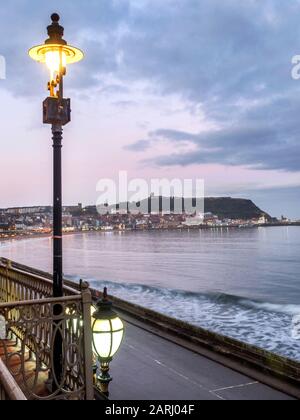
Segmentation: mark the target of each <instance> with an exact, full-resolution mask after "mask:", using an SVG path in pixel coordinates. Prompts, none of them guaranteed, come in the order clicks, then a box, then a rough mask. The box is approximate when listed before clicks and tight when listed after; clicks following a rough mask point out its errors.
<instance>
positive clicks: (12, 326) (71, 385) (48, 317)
mask: <svg viewBox="0 0 300 420" xmlns="http://www.w3.org/2000/svg"><path fill="white" fill-rule="evenodd" d="M51 294H52V283H51V281H50V280H48V279H45V278H42V277H39V276H37V275H34V274H29V273H26V272H25V271H22V270H16V269H15V268H12V267H11V266H10V264H6V265H4V264H2V263H1V264H0V302H1V301H2V303H0V324H2V327H3V325H5V334H4V335H5V336H3V328H2V335H1V328H0V356H2V360H3V362H4V363H5V365H6V368H7V370H8V372H9V373H10V375H11V376H12V378H14V379H13V380H15V382H16V383H17V384H18V385H19V387H20V389H21V390H22V391H23V393H24V394H25V396H26V398H27V399H35V400H37V399H38V400H53V399H56V400H57V399H72V400H73V399H76V400H82V399H93V397H94V390H93V375H92V363H93V362H92V347H91V343H92V331H91V303H92V298H91V293H90V291H89V289H88V287H87V286H86V285H84V286H83V288H82V290H81V291H75V290H74V289H72V288H69V287H65V294H66V295H68V294H69V296H65V297H62V298H58V299H54V298H50V296H51ZM0 326H1V325H0ZM54 349H55V350H54ZM57 351H58V355H59V359H60V360H61V363H60V365H61V367H62V368H61V370H60V369H59V370H58V369H57ZM57 372H59V373H57ZM6 377H7V373H6ZM12 378H11V379H12ZM45 382H46V383H47V386H46V385H45ZM1 383H2V381H1V379H0V390H1V395H0V399H1V397H2V398H4V397H5V395H7V393H6V392H4V386H3V383H2V387H1Z"/></svg>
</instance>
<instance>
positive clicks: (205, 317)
mask: <svg viewBox="0 0 300 420" xmlns="http://www.w3.org/2000/svg"><path fill="white" fill-rule="evenodd" d="M72 278H73V280H79V279H78V277H77V276H73V277H72ZM86 280H87V281H89V282H90V284H91V286H92V287H94V288H96V289H102V288H103V287H108V289H109V293H110V294H111V295H115V296H117V297H119V298H121V299H124V300H127V301H129V302H132V303H137V304H138V305H140V306H144V307H147V308H149V309H153V310H155V311H157V312H161V313H163V314H165V315H168V316H171V317H173V318H177V319H180V320H182V321H186V322H188V323H190V324H192V325H196V326H199V327H202V328H205V329H207V330H210V331H213V332H216V333H220V334H222V335H227V336H228V337H232V338H236V339H238V340H240V341H243V342H246V343H249V344H253V345H256V346H258V347H261V348H263V349H266V350H269V351H272V352H274V353H277V354H280V355H283V356H286V357H289V358H291V359H295V360H300V340H297V339H295V337H294V335H293V325H294V324H293V322H294V321H293V319H294V316H295V315H300V305H288V304H275V303H270V302H261V301H258V300H251V299H247V298H245V297H242V296H235V295H230V294H226V293H217V292H208V293H195V292H189V291H184V290H175V289H167V288H160V287H154V286H148V285H144V284H131V283H117V282H112V281H103V280H102V281H100V280H97V279H88V278H86Z"/></svg>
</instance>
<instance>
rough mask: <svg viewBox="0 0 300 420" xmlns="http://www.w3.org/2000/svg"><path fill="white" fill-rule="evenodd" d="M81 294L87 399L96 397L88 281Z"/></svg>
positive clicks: (90, 299)
mask: <svg viewBox="0 0 300 420" xmlns="http://www.w3.org/2000/svg"><path fill="white" fill-rule="evenodd" d="M81 295H82V305H83V335H84V339H83V345H84V350H83V351H84V368H85V386H86V400H93V399H94V386H93V351H92V320H91V305H92V294H91V291H90V289H89V285H88V283H82V284H81Z"/></svg>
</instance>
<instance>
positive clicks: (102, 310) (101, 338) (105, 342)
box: [92, 288, 124, 397]
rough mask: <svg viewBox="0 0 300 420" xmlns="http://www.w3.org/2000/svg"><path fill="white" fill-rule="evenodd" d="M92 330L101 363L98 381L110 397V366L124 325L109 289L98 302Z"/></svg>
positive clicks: (95, 350)
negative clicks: (110, 297)
mask: <svg viewBox="0 0 300 420" xmlns="http://www.w3.org/2000/svg"><path fill="white" fill-rule="evenodd" d="M92 330H93V347H94V352H95V353H96V355H97V357H98V363H99V369H97V373H96V381H97V384H99V386H100V390H101V392H102V393H103V394H104V395H106V396H107V397H108V396H109V392H108V388H109V384H110V382H111V381H112V378H111V376H110V374H109V364H110V362H111V361H112V359H113V357H114V356H115V355H116V353H117V351H118V350H119V348H120V346H121V344H122V341H123V337H124V324H123V322H122V320H121V319H120V318H119V316H118V315H117V314H116V312H114V311H113V310H112V302H110V301H109V300H108V296H107V288H105V289H104V292H103V297H102V299H101V300H99V301H98V302H97V305H96V311H95V312H94V313H93V314H92Z"/></svg>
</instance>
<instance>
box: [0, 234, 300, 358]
mask: <svg viewBox="0 0 300 420" xmlns="http://www.w3.org/2000/svg"><path fill="white" fill-rule="evenodd" d="M51 255H52V242H51V239H50V238H35V239H26V240H11V241H2V242H0V256H2V257H6V258H9V259H11V260H13V261H17V262H20V263H23V264H26V265H29V266H32V267H36V268H39V269H41V270H44V271H51ZM64 273H65V276H66V277H67V278H70V279H73V280H75V281H79V280H80V279H84V280H87V281H89V282H90V284H91V285H92V286H93V287H95V288H98V289H102V288H103V287H104V286H107V287H108V289H109V294H111V295H115V296H118V297H120V298H122V299H125V300H128V301H130V302H134V303H137V304H139V305H141V306H144V307H147V308H151V309H154V310H156V311H158V312H161V313H163V314H167V315H169V316H171V317H174V318H177V319H180V320H183V321H186V322H188V323H190V324H193V325H197V326H200V327H203V328H206V329H208V330H211V331H214V332H218V333H221V334H223V335H227V336H229V337H232V338H236V339H238V340H241V341H244V342H247V343H250V344H254V345H256V346H258V347H260V348H263V349H266V350H270V351H272V352H275V353H277V354H280V355H283V356H286V357H289V358H291V359H294V360H298V361H300V227H296V226H295V227H294V226H291V227H261V228H252V229H225V228H224V229H211V230H200V231H198V230H197V231H196V230H191V231H143V232H142V231H141V232H134V231H131V232H130V231H128V232H106V233H101V232H99V233H98V232H95V233H83V234H74V235H69V236H65V237H64Z"/></svg>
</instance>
